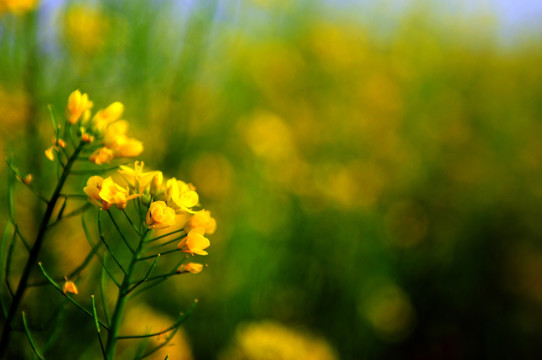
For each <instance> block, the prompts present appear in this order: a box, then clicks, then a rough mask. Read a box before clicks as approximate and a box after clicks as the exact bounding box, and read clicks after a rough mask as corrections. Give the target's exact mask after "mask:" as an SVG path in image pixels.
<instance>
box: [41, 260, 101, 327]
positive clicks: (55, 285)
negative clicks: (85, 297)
mask: <svg viewBox="0 0 542 360" xmlns="http://www.w3.org/2000/svg"><path fill="white" fill-rule="evenodd" d="M38 266H39V267H40V269H41V272H42V274H43V276H45V278H46V279H47V280H49V282H50V283H51V285H53V287H54V288H55V289H56V290H57V291H59V292H60V293H61V294H62V295H64V296H65V297H66V299H68V301H69V302H71V303H72V304H73V305H75V307H77V308H78V309H79V310H81V311H82V312H84V313H85V314H87V315H88V316H90V317H91V318H94V315H93V314H92V313H91V312H90V311H88V310H87V309H85V308H84V307H83V306H81V304H79V303H78V302H77V301H75V300H73V299H72V298H71V297H70V296H68V295H67V294H64V291H62V288H61V287H60V286H59V285H58V284H57V283H56V282H55V281H54V280H53V279H52V278H51V277H50V276H49V275H48V274H47V273H46V272H45V269H44V268H43V265H42V264H41V262H40V263H38ZM97 321H98V322H99V323H100V325H102V326H103V327H104V329H106V330H108V331H109V326H107V325H106V324H105V323H104V322H103V321H101V320H99V319H98V320H97Z"/></svg>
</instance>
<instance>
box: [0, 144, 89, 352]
mask: <svg viewBox="0 0 542 360" xmlns="http://www.w3.org/2000/svg"><path fill="white" fill-rule="evenodd" d="M84 146H85V144H84V143H83V142H81V143H80V144H79V145H78V146H77V147H76V148H75V150H74V152H73V154H72V156H71V157H70V159H69V160H68V162H67V164H66V167H65V168H64V171H63V172H62V175H61V176H60V179H59V180H58V183H57V185H56V188H55V190H54V191H53V195H52V196H51V199H50V200H49V201H48V203H47V209H46V210H45V214H44V215H43V219H42V221H41V224H40V227H39V230H38V234H37V235H36V240H35V241H34V244H33V245H32V249H31V251H30V255H29V257H28V260H27V262H26V265H25V267H24V270H23V274H22V275H21V279H20V280H19V285H18V286H17V291H16V292H15V296H14V298H13V301H12V303H11V305H10V307H9V311H8V316H7V318H6V321H5V322H4V327H3V329H2V337H1V339H0V359H1V358H3V357H4V355H5V354H6V351H7V348H8V344H9V338H10V333H11V323H12V322H13V319H14V318H15V315H16V313H17V310H18V309H19V305H20V303H21V300H22V298H23V295H24V293H25V291H26V285H27V283H28V278H29V277H30V273H31V272H32V269H33V268H34V266H35V265H36V262H37V260H38V255H39V253H40V250H41V247H42V245H43V240H44V239H45V234H46V232H47V225H48V224H49V221H50V219H51V216H52V215H53V210H54V208H55V206H56V203H57V201H58V198H59V196H60V192H61V190H62V187H63V186H64V183H65V182H66V179H67V178H68V175H69V174H70V170H71V167H72V165H73V163H74V161H75V159H76V158H77V156H78V155H79V153H80V152H81V150H83V148H84Z"/></svg>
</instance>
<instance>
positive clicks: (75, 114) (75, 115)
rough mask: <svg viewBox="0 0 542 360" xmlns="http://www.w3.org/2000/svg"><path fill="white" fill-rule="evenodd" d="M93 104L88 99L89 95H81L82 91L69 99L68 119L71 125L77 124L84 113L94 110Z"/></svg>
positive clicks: (76, 91) (76, 92) (73, 94)
mask: <svg viewBox="0 0 542 360" xmlns="http://www.w3.org/2000/svg"><path fill="white" fill-rule="evenodd" d="M92 106H93V103H92V101H90V100H89V99H88V95H87V94H81V91H79V90H75V91H74V92H72V93H71V94H70V97H69V98H68V106H67V107H66V119H68V122H69V123H70V124H75V123H76V122H77V121H79V118H80V117H81V115H83V113H85V112H87V111H88V110H89V109H90V108H92Z"/></svg>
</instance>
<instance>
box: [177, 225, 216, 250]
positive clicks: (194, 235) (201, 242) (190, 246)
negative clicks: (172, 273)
mask: <svg viewBox="0 0 542 360" xmlns="http://www.w3.org/2000/svg"><path fill="white" fill-rule="evenodd" d="M210 245H211V243H210V242H209V239H207V238H206V237H205V236H203V232H202V231H201V230H200V229H193V230H190V231H189V232H188V235H186V237H185V238H184V239H182V240H181V241H180V242H179V244H178V245H177V248H178V249H179V250H181V251H182V252H185V253H189V254H191V255H194V254H197V255H207V251H205V249H207V248H208V247H209V246H210Z"/></svg>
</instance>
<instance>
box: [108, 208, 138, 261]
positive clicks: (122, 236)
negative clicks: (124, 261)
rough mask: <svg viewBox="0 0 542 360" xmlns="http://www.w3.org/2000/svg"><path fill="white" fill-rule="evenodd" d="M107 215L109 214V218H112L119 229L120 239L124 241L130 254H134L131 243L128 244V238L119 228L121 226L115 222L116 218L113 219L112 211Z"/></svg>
mask: <svg viewBox="0 0 542 360" xmlns="http://www.w3.org/2000/svg"><path fill="white" fill-rule="evenodd" d="M107 214H108V215H109V217H110V218H111V222H112V223H113V225H115V229H117V232H118V233H119V235H120V237H121V238H122V241H124V243H125V244H126V246H127V247H128V249H129V250H130V252H131V253H132V254H133V253H134V249H132V247H131V246H130V243H129V242H128V240H127V239H126V237H125V236H124V234H123V233H122V231H121V230H120V227H119V225H118V224H117V222H116V221H115V218H114V217H113V214H112V213H111V211H108V212H107Z"/></svg>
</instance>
